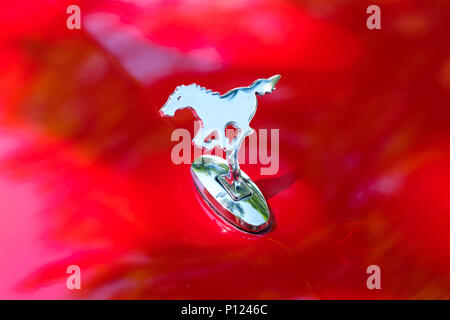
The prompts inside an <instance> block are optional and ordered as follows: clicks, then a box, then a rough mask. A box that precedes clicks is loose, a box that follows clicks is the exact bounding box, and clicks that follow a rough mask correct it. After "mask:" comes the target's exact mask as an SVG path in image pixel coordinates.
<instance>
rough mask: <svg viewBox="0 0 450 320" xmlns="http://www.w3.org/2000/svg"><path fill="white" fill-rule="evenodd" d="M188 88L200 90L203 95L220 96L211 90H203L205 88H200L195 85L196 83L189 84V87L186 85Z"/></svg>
mask: <svg viewBox="0 0 450 320" xmlns="http://www.w3.org/2000/svg"><path fill="white" fill-rule="evenodd" d="M188 87H194V88H197V89H198V90H200V91H201V92H204V93H205V94H209V95H212V96H220V93H219V92H216V91H212V90H211V89H207V88H205V87H201V86H199V85H198V84H196V83H193V84H190V85H188Z"/></svg>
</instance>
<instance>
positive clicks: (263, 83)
mask: <svg viewBox="0 0 450 320" xmlns="http://www.w3.org/2000/svg"><path fill="white" fill-rule="evenodd" d="M280 78H281V76H280V75H276V76H273V77H270V78H269V79H258V80H256V81H255V82H253V83H252V85H251V86H250V88H252V89H253V90H254V91H255V93H256V94H258V95H261V96H262V95H263V94H266V93H271V92H272V91H273V90H274V89H275V85H276V84H277V82H278V80H280Z"/></svg>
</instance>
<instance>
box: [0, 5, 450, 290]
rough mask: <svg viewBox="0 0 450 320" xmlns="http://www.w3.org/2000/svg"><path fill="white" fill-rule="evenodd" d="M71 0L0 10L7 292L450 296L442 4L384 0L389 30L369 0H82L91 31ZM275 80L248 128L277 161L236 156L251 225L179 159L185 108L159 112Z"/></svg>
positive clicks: (449, 159)
mask: <svg viewBox="0 0 450 320" xmlns="http://www.w3.org/2000/svg"><path fill="white" fill-rule="evenodd" d="M69 4H70V3H69V2H68V1H60V2H59V3H58V4H55V3H54V2H53V1H40V3H39V5H38V4H37V3H36V2H32V1H30V2H27V4H23V3H22V2H21V4H18V3H17V4H16V3H14V2H11V3H8V4H2V10H1V11H0V16H1V19H0V26H1V28H0V30H1V31H0V32H1V33H0V46H1V50H0V67H1V69H2V70H3V71H2V72H1V74H0V84H1V87H2V88H3V89H2V90H1V92H0V105H1V107H2V109H1V114H0V155H1V157H0V212H1V216H0V217H1V218H0V219H1V220H0V247H1V248H2V250H1V251H0V298H6V299H14V298H25V299H28V298H44V299H48V298H50V299H53V298H58V299H59V298H92V299H94V298H100V299H104V298H105V299H133V298H136V299H144V298H145V299H221V298H223V299H331V298H334V299H336V298H337V299H341V298H356V299H358V298H368V299H380V298H388V299H389V298H394V299H397V298H400V299H405V298H406V299H409V298H445V297H447V298H448V297H449V293H450V281H449V277H448V270H449V268H450V255H449V252H450V237H449V234H450V194H449V190H450V148H449V145H450V144H449V141H450V140H449V138H450V126H449V120H448V119H449V118H450V109H449V108H448V106H449V94H450V56H449V55H448V53H449V52H450V51H449V44H448V41H445V39H446V34H445V33H444V31H446V30H449V27H450V25H449V24H450V19H449V17H448V14H447V13H448V12H449V11H448V9H449V6H448V4H447V3H444V2H442V1H441V2H440V6H442V8H439V7H438V6H437V5H436V4H434V3H433V2H427V3H420V4H419V3H418V2H417V1H412V0H408V1H402V2H401V3H389V4H384V5H383V7H382V15H383V16H382V17H383V18H382V19H383V20H382V29H381V30H368V29H367V28H366V26H365V20H366V18H367V16H368V15H367V14H366V7H367V5H368V4H364V3H361V2H360V1H350V2H346V3H345V4H337V3H325V2H323V3H322V2H317V3H309V2H308V1H306V2H299V3H297V4H295V3H292V2H289V1H276V0H275V1H240V2H236V3H234V4H225V3H224V4H213V2H211V1H206V0H205V1H195V2H190V1H186V2H183V1H174V2H170V4H165V3H164V2H161V3H160V2H158V1H156V2H153V1H148V2H147V1H135V2H132V1H122V2H120V1H95V4H93V3H92V2H90V1H79V6H80V8H81V17H82V21H81V30H69V29H67V28H66V24H65V20H66V18H67V17H68V14H66V8H67V6H68V5H69ZM444 7H445V8H444ZM445 9H447V11H446V10H445ZM273 74H281V75H282V78H281V80H280V82H279V83H278V85H277V90H276V91H275V92H274V93H273V94H271V95H267V96H264V97H260V98H259V108H258V111H257V113H256V115H255V118H254V119H253V121H252V127H254V128H255V129H260V128H264V129H279V170H278V173H277V174H275V175H271V176H264V175H262V174H261V171H260V168H261V166H262V165H261V164H260V163H258V164H244V165H242V168H243V169H244V170H245V171H246V173H247V174H248V175H249V176H251V177H252V179H253V180H254V181H255V182H256V183H257V185H258V186H259V187H260V189H261V191H262V193H263V194H264V195H265V197H266V200H267V202H268V204H269V206H270V209H271V213H272V215H273V216H274V217H275V224H274V227H273V229H272V230H271V231H270V232H268V233H266V234H263V235H250V234H246V233H243V232H241V231H238V230H236V229H234V228H232V227H230V226H228V225H226V224H224V222H223V221H222V220H221V219H218V218H217V217H216V216H214V215H212V214H211V212H210V210H209V209H207V208H205V205H204V204H203V203H202V201H201V199H199V197H198V195H197V192H196V190H195V187H194V184H193V182H192V178H191V175H190V172H189V167H190V166H189V165H188V164H181V165H176V164H174V163H173V162H172V161H171V150H172V148H173V146H174V145H175V144H176V142H174V141H171V133H172V131H173V130H174V129H176V128H186V129H188V130H189V131H190V132H191V133H192V132H193V121H194V119H195V118H194V116H193V115H192V113H191V112H190V111H187V110H185V111H180V112H178V113H177V114H176V115H175V117H174V118H173V119H170V120H169V119H163V118H161V117H160V115H159V113H158V110H159V109H160V108H161V106H162V105H163V104H164V103H165V102H166V100H167V98H168V96H169V95H170V94H171V93H172V91H173V90H174V88H175V87H176V86H177V85H180V84H190V83H193V82H195V83H198V84H200V85H202V86H205V87H208V88H211V89H213V90H215V91H220V92H221V93H224V92H226V91H228V90H229V89H231V88H233V87H237V86H245V85H249V84H250V83H251V82H252V81H253V80H255V79H257V78H263V77H268V76H271V75H273ZM69 265H77V266H79V267H80V270H81V275H82V278H81V279H82V281H81V286H82V289H81V290H68V289H67V287H66V279H67V277H68V275H67V274H66V269H67V267H68V266H69ZM370 265H378V266H380V268H381V277H382V278H381V279H382V289H381V290H368V288H367V286H366V279H367V277H368V274H367V273H366V269H367V267H368V266H370Z"/></svg>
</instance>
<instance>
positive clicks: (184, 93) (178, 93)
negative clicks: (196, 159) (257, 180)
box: [160, 75, 280, 185]
mask: <svg viewBox="0 0 450 320" xmlns="http://www.w3.org/2000/svg"><path fill="white" fill-rule="evenodd" d="M279 79H280V76H279V75H275V76H273V77H270V78H268V79H259V80H256V81H255V82H253V83H252V84H251V85H250V86H249V87H242V88H235V89H232V90H230V91H229V92H227V93H225V94H224V95H220V94H219V93H218V92H213V91H212V90H207V89H206V88H203V87H200V86H198V85H196V84H195V83H193V84H191V85H188V86H184V85H182V86H178V87H177V88H176V89H175V91H174V92H173V93H172V95H171V96H170V97H169V99H168V101H167V102H166V104H165V105H164V106H163V107H162V108H161V110H160V114H161V115H162V116H170V117H173V116H174V114H175V111H177V110H181V109H185V108H191V109H192V110H193V111H194V112H195V114H196V116H197V118H199V120H201V122H202V125H203V127H202V128H201V129H200V130H199V131H198V132H197V134H196V135H195V137H194V139H193V140H192V142H193V143H194V144H195V145H197V146H198V147H200V148H202V147H203V148H205V149H207V150H211V149H213V148H214V147H216V146H220V147H222V148H223V149H224V150H225V152H226V155H227V160H228V163H229V166H230V177H229V181H228V182H229V183H230V184H233V182H234V183H236V184H238V185H239V182H240V169H239V163H238V161H237V155H238V151H239V148H240V146H241V143H242V141H243V140H244V139H245V137H247V136H248V135H250V134H252V133H253V129H252V128H251V127H250V121H251V120H252V118H253V116H254V115H255V112H256V106H257V101H256V95H264V94H266V93H271V92H272V91H273V90H274V89H275V84H276V83H277V82H278V80H279ZM229 125H232V126H233V127H235V128H237V129H239V131H238V135H237V136H236V137H235V138H234V139H233V140H232V141H230V142H228V141H227V139H226V136H225V129H226V128H227V127H228V126H229ZM213 133H216V134H215V137H216V138H215V139H213V140H209V141H205V138H207V137H209V136H210V135H212V134H213Z"/></svg>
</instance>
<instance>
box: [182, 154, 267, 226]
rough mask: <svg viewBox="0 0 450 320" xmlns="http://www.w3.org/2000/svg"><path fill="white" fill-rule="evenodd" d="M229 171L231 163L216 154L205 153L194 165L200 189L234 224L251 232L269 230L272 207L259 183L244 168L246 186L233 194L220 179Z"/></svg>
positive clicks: (228, 220)
mask: <svg viewBox="0 0 450 320" xmlns="http://www.w3.org/2000/svg"><path fill="white" fill-rule="evenodd" d="M227 173H228V163H227V161H226V160H225V159H222V158H220V157H216V156H210V155H204V156H201V157H199V158H197V159H196V160H195V161H194V163H193V164H192V166H191V174H192V178H193V179H194V183H195V186H196V187H197V190H198V191H199V193H200V194H201V196H202V197H203V199H204V200H205V201H206V203H207V204H208V205H209V206H210V207H211V208H212V209H213V210H214V212H215V213H217V214H218V215H219V216H220V217H222V218H223V219H224V220H225V221H227V222H229V223H231V224H232V225H233V226H235V227H237V228H239V229H242V230H244V231H247V232H250V233H261V232H264V231H267V230H268V229H269V227H270V226H271V219H270V213H269V208H268V206H267V203H266V200H265V199H264V196H263V195H262V193H261V191H260V190H259V189H258V187H257V186H256V184H255V183H254V182H253V181H252V180H251V179H250V178H249V177H248V176H247V175H246V174H245V173H244V172H243V171H241V178H242V180H243V183H245V185H244V186H243V188H241V189H240V190H238V191H239V192H237V194H236V195H235V196H233V194H232V193H233V191H232V190H229V189H228V188H225V187H224V186H223V184H222V183H221V182H220V179H221V176H223V175H226V174H227Z"/></svg>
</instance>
